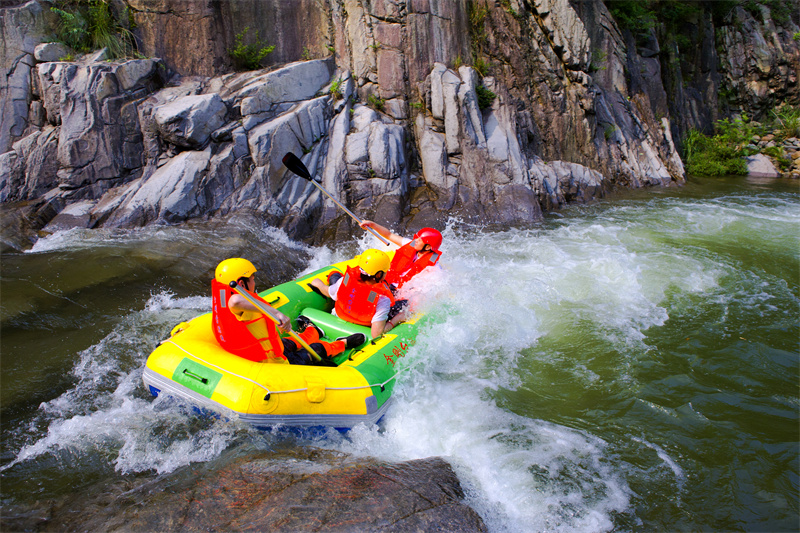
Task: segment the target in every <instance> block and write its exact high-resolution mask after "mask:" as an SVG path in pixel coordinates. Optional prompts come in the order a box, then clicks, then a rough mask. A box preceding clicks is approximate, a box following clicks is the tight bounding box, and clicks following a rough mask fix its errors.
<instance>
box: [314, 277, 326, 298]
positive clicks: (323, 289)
mask: <svg viewBox="0 0 800 533" xmlns="http://www.w3.org/2000/svg"><path fill="white" fill-rule="evenodd" d="M311 285H313V286H314V287H316V288H317V289H319V292H321V293H322V295H323V296H327V297H328V298H330V297H331V293H330V291H329V290H328V288H329V287H328V285H327V284H326V283H325V282H324V281H322V280H321V279H319V278H314V279H312V280H311Z"/></svg>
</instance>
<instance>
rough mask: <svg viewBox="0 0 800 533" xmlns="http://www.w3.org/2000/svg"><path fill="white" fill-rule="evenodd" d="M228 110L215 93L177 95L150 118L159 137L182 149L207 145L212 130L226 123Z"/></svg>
mask: <svg viewBox="0 0 800 533" xmlns="http://www.w3.org/2000/svg"><path fill="white" fill-rule="evenodd" d="M226 112H227V109H226V107H225V104H224V103H223V102H222V98H220V96H219V95H218V94H198V95H192V96H184V97H182V98H178V99H176V100H174V101H172V102H170V103H168V104H167V105H164V106H161V107H159V108H157V109H156V112H155V114H154V115H153V118H154V119H155V121H156V125H157V126H158V132H159V135H160V137H161V138H162V139H163V140H165V141H167V142H168V143H171V144H174V145H176V146H179V147H181V148H191V149H198V148H203V147H204V146H205V145H206V144H208V141H209V139H210V138H211V133H212V132H214V131H215V130H216V129H217V128H219V127H220V126H222V125H223V124H224V123H225V114H226Z"/></svg>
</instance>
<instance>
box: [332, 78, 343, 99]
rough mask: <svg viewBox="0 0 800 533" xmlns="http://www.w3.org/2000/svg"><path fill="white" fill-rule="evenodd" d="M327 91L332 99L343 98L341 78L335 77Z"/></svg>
mask: <svg viewBox="0 0 800 533" xmlns="http://www.w3.org/2000/svg"><path fill="white" fill-rule="evenodd" d="M328 92H329V93H330V95H331V96H333V99H334V100H338V99H340V98H343V97H344V95H343V94H342V78H336V80H335V81H334V82H333V83H331V86H330V89H328Z"/></svg>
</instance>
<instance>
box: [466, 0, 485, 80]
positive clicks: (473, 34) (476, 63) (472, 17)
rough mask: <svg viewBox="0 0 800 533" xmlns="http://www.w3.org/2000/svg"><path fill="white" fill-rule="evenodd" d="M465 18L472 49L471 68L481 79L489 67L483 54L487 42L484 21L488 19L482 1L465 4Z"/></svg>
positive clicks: (474, 0) (472, 0)
mask: <svg viewBox="0 0 800 533" xmlns="http://www.w3.org/2000/svg"><path fill="white" fill-rule="evenodd" d="M467 16H468V18H469V35H470V38H471V40H472V48H473V50H472V67H473V68H474V69H475V70H476V71H478V73H479V74H480V75H481V77H483V76H486V74H488V72H489V66H490V63H489V62H488V61H487V60H486V59H485V57H484V53H483V51H484V49H485V48H486V46H487V42H488V38H487V36H486V20H487V19H488V18H489V7H488V6H487V5H486V3H485V2H483V1H480V0H471V1H470V2H469V3H468V4H467Z"/></svg>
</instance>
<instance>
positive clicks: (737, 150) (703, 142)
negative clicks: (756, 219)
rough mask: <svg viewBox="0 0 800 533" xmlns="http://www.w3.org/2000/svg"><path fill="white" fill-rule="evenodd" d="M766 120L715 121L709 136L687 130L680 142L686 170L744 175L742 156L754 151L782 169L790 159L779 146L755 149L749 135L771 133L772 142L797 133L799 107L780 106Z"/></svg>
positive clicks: (718, 174)
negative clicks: (763, 122)
mask: <svg viewBox="0 0 800 533" xmlns="http://www.w3.org/2000/svg"><path fill="white" fill-rule="evenodd" d="M770 119H771V120H770V121H769V122H767V123H765V124H760V123H758V122H751V121H750V120H748V118H747V116H743V117H741V118H736V119H734V120H729V119H725V120H718V121H717V125H716V128H715V130H716V132H715V134H714V135H712V136H706V135H703V134H702V133H701V132H699V131H697V130H691V131H690V132H689V135H688V136H687V138H686V140H685V143H684V152H685V153H684V161H686V171H687V172H688V173H689V174H693V175H695V176H722V175H725V174H746V173H747V164H746V163H745V160H744V158H745V157H746V156H750V155H753V154H756V153H763V154H765V155H768V156H770V157H772V158H775V159H776V160H777V162H778V165H779V166H780V167H781V168H782V169H783V170H786V169H787V168H788V167H789V165H791V161H789V160H788V159H787V158H786V157H785V153H784V150H783V148H782V147H781V146H768V147H764V148H760V149H759V148H758V147H756V146H755V144H752V141H753V136H755V135H758V136H761V137H763V136H765V135H768V134H771V135H773V136H774V137H773V140H774V141H775V142H782V141H784V140H786V139H788V138H790V137H798V136H800V108H799V107H793V106H790V105H783V106H781V107H778V108H777V109H774V110H773V111H772V112H771V113H770Z"/></svg>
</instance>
